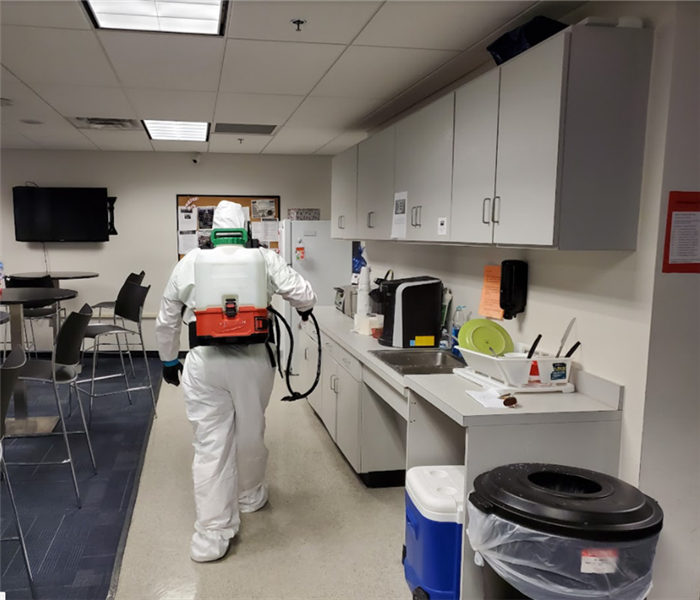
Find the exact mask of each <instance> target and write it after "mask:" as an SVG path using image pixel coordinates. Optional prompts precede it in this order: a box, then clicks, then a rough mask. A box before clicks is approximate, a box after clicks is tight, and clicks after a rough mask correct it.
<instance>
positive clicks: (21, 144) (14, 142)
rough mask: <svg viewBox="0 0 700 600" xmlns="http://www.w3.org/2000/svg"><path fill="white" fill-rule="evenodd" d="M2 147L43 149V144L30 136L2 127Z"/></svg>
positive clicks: (0, 132)
mask: <svg viewBox="0 0 700 600" xmlns="http://www.w3.org/2000/svg"><path fill="white" fill-rule="evenodd" d="M0 148H2V149H3V150H41V148H42V147H41V146H40V145H39V144H37V143H36V142H34V141H32V140H30V139H29V138H26V137H24V136H23V135H20V134H19V133H15V132H14V131H10V130H9V129H8V128H7V127H2V128H1V129H0Z"/></svg>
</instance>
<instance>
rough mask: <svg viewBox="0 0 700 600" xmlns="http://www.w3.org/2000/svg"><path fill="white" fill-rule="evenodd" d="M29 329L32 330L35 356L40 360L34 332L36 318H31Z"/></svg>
mask: <svg viewBox="0 0 700 600" xmlns="http://www.w3.org/2000/svg"><path fill="white" fill-rule="evenodd" d="M29 330H30V331H31V332H32V348H34V358H36V359H37V360H39V348H37V345H36V335H35V334H34V320H33V319H29Z"/></svg>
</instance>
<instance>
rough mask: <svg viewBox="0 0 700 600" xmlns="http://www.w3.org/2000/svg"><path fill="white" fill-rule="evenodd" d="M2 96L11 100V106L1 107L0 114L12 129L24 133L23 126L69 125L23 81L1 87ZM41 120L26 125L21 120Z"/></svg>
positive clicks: (31, 127)
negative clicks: (37, 123)
mask: <svg viewBox="0 0 700 600" xmlns="http://www.w3.org/2000/svg"><path fill="white" fill-rule="evenodd" d="M2 95H3V98H7V99H9V100H11V101H12V106H5V107H3V109H2V111H1V112H0V115H1V116H2V122H3V123H4V124H5V125H10V126H11V128H12V129H13V130H14V131H18V132H19V133H24V131H23V128H29V129H32V130H33V129H34V128H36V127H43V126H57V127H71V125H69V124H68V123H67V122H66V120H65V119H64V118H63V117H62V116H61V115H59V114H58V113H57V112H56V111H55V110H54V109H53V108H51V107H50V106H49V105H48V104H46V102H44V101H43V100H42V99H41V98H40V97H39V96H37V95H36V94H35V93H34V92H33V91H32V90H30V89H29V88H28V87H27V86H26V85H24V84H23V83H19V82H17V83H8V84H4V85H3V87H2ZM26 119H31V120H35V121H41V122H42V125H27V124H25V123H22V122H21V121H22V120H26Z"/></svg>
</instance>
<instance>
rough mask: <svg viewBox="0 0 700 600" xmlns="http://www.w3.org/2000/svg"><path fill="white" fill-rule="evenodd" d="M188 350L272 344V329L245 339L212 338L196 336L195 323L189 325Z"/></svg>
mask: <svg viewBox="0 0 700 600" xmlns="http://www.w3.org/2000/svg"><path fill="white" fill-rule="evenodd" d="M189 334H190V348H196V347H197V346H249V345H250V344H265V343H271V344H274V343H275V342H274V336H273V335H272V328H270V333H269V334H267V333H256V334H253V335H249V336H246V337H212V336H209V335H197V322H196V321H192V322H191V323H190V324H189Z"/></svg>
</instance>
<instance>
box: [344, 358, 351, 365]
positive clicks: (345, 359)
mask: <svg viewBox="0 0 700 600" xmlns="http://www.w3.org/2000/svg"><path fill="white" fill-rule="evenodd" d="M343 362H344V363H345V364H346V365H347V366H348V367H349V366H351V363H350V361H349V360H348V359H347V358H344V359H343Z"/></svg>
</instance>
